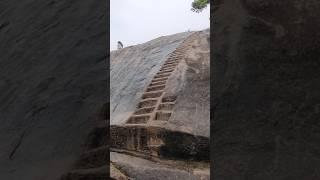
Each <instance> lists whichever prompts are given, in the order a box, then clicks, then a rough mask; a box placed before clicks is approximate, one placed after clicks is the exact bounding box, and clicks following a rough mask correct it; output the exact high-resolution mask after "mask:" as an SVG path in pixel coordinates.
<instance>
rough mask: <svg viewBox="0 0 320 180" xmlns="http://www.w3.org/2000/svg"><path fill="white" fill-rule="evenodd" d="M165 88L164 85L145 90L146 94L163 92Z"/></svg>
mask: <svg viewBox="0 0 320 180" xmlns="http://www.w3.org/2000/svg"><path fill="white" fill-rule="evenodd" d="M165 87H166V86H165V85H159V86H149V87H148V89H147V92H151V91H160V90H163V89H164V88H165Z"/></svg>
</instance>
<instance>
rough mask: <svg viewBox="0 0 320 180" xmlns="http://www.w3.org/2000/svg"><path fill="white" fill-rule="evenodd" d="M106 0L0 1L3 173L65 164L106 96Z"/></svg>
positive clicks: (44, 171)
mask: <svg viewBox="0 0 320 180" xmlns="http://www.w3.org/2000/svg"><path fill="white" fill-rule="evenodd" d="M106 21H107V17H106V3H105V2H104V1H95V2H93V1H82V0H80V1H56V0H50V1H41V0H32V1H31V0H27V1H17V0H3V1H1V2H0V57H1V58H0V91H1V94H0V124H1V125H0V179H8V180H9V179H10V180H20V179H24V180H37V179H43V180H52V179H58V178H59V177H60V176H61V175H62V174H63V173H64V172H66V171H68V169H69V168H71V166H72V164H73V163H74V161H75V159H76V158H77V157H78V155H79V154H80V153H81V152H82V150H83V149H84V148H85V147H84V146H83V144H84V142H85V140H86V138H87V135H88V133H89V132H90V131H91V130H92V128H93V127H94V126H95V121H96V120H98V119H101V118H103V117H101V116H100V115H99V112H100V110H101V108H102V106H103V105H104V104H105V103H106V102H107V94H106V88H107V87H106V81H107V79H108V71H107V66H106V64H107V63H106V47H107V44H108V43H107V40H106V34H107V29H106V28H107V27H106Z"/></svg>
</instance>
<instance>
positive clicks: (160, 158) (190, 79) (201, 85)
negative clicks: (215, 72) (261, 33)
mask: <svg viewBox="0 0 320 180" xmlns="http://www.w3.org/2000/svg"><path fill="white" fill-rule="evenodd" d="M146 48H148V49H146ZM209 52H210V51H209V30H206V31H200V32H192V33H180V34H176V35H172V36H166V37H161V38H158V39H156V40H153V41H150V42H148V43H145V44H143V45H137V46H134V47H128V48H124V49H121V50H118V51H114V52H111V109H110V111H111V127H110V140H111V142H110V146H111V151H112V153H111V162H112V165H114V167H116V168H117V169H118V170H119V171H121V172H122V173H123V174H124V175H126V176H127V177H128V178H137V179H146V180H147V179H150V178H151V177H152V178H151V179H159V180H160V179H209V164H208V160H209V132H210V129H209V124H210V122H209V121H210V120H209V119H210V117H209V99H210V96H209V94H210V92H209V82H210V73H209V72H210V65H209V64H210V58H209ZM150 53H151V54H150ZM124 68H127V69H128V68H129V69H130V71H125V70H123V69H124ZM132 162H136V163H135V164H132ZM138 162H140V163H138ZM178 162H179V163H178ZM115 172H116V171H115ZM111 174H113V172H111ZM115 174H119V173H117V172H116V173H115Z"/></svg>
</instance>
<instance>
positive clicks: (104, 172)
mask: <svg viewBox="0 0 320 180" xmlns="http://www.w3.org/2000/svg"><path fill="white" fill-rule="evenodd" d="M108 168H109V166H108V165H105V166H102V167H98V168H90V169H77V170H73V171H71V172H69V173H68V174H66V175H64V176H63V177H62V178H61V180H109V175H108Z"/></svg>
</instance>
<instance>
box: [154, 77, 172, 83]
mask: <svg viewBox="0 0 320 180" xmlns="http://www.w3.org/2000/svg"><path fill="white" fill-rule="evenodd" d="M166 80H168V78H167V77H165V78H155V79H153V80H152V81H151V83H155V82H159V81H166Z"/></svg>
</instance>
